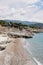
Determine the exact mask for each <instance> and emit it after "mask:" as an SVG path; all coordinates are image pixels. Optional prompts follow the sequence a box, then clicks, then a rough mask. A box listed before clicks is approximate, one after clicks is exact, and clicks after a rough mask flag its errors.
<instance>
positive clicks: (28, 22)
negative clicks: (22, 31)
mask: <svg viewBox="0 0 43 65" xmlns="http://www.w3.org/2000/svg"><path fill="white" fill-rule="evenodd" d="M5 21H7V22H15V23H22V24H25V25H31V24H35V23H36V22H30V21H21V20H5Z"/></svg>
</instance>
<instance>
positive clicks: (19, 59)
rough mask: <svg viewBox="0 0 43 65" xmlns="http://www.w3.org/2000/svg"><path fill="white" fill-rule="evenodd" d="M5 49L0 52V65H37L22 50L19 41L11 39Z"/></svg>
mask: <svg viewBox="0 0 43 65" xmlns="http://www.w3.org/2000/svg"><path fill="white" fill-rule="evenodd" d="M11 40H12V42H10V43H8V44H7V46H6V49H5V50H3V51H0V65H37V63H36V62H35V61H34V60H33V59H32V57H31V56H30V54H29V53H28V52H27V50H26V49H25V48H24V46H23V45H24V44H23V43H22V41H21V39H19V38H16V39H11Z"/></svg>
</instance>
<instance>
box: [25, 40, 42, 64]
mask: <svg viewBox="0 0 43 65" xmlns="http://www.w3.org/2000/svg"><path fill="white" fill-rule="evenodd" d="M25 42H26V45H25V48H26V50H27V51H28V53H30V55H31V57H32V58H33V60H34V61H35V62H36V63H37V64H38V65H42V64H41V63H40V62H39V61H38V60H37V59H36V58H35V57H33V56H32V52H31V51H30V50H29V49H28V48H27V46H28V42H27V41H26V40H25Z"/></svg>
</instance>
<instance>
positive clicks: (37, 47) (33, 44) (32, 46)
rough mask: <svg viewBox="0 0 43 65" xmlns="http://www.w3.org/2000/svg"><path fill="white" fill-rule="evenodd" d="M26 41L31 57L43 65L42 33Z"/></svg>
mask: <svg viewBox="0 0 43 65" xmlns="http://www.w3.org/2000/svg"><path fill="white" fill-rule="evenodd" d="M26 40H27V41H28V49H29V50H30V52H31V53H32V55H33V56H34V57H35V58H36V59H37V60H38V61H40V62H41V63H42V65H43V33H38V34H35V35H34V36H33V38H30V39H26Z"/></svg>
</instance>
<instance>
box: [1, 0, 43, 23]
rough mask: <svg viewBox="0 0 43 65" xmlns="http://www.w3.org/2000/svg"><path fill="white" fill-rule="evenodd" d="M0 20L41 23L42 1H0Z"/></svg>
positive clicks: (42, 14) (42, 13)
mask: <svg viewBox="0 0 43 65" xmlns="http://www.w3.org/2000/svg"><path fill="white" fill-rule="evenodd" d="M0 19H8V20H23V21H34V22H41V23H43V0H0Z"/></svg>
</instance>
